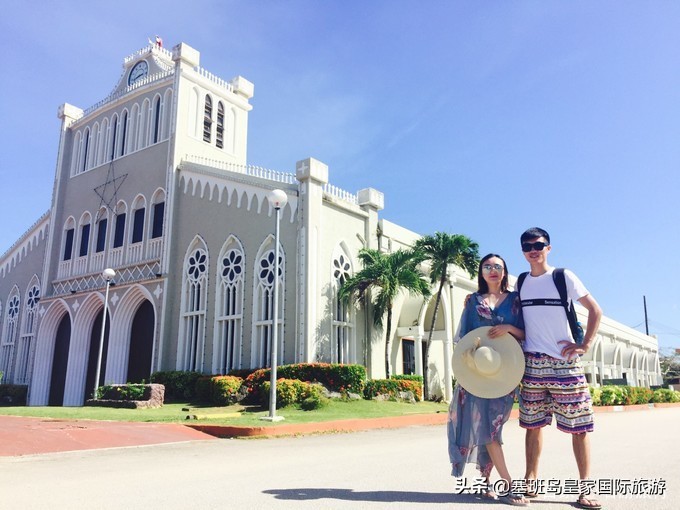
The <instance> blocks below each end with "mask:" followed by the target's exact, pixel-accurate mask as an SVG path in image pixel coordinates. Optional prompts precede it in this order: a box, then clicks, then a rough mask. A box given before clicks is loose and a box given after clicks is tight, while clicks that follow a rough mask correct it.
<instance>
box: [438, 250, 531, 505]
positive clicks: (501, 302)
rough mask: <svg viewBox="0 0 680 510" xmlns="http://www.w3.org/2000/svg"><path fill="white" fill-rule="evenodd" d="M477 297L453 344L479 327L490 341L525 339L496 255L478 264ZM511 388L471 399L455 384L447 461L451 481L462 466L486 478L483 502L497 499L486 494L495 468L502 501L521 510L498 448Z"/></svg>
mask: <svg viewBox="0 0 680 510" xmlns="http://www.w3.org/2000/svg"><path fill="white" fill-rule="evenodd" d="M477 285H478V290H477V292H475V293H473V294H471V295H469V296H468V299H467V300H466V303H465V309H464V310H463V315H462V317H461V321H460V329H459V333H458V335H457V340H459V339H460V338H462V337H463V336H465V334H466V333H468V332H469V331H472V330H473V329H476V328H479V327H481V326H492V328H491V329H490V330H489V337H490V338H497V337H499V336H502V335H504V334H506V333H510V334H511V335H512V336H513V337H515V338H516V339H517V340H518V341H521V340H523V339H524V322H523V321H522V310H521V306H520V301H519V295H518V294H517V292H508V271H507V266H506V264H505V261H504V260H503V258H502V257H501V256H500V255H496V254H495V253H490V254H488V255H486V256H485V257H484V258H483V259H482V260H481V262H480V263H479V272H478V275H477ZM515 393H516V389H515V390H513V391H511V392H510V393H509V394H508V395H505V396H503V397H499V398H492V399H487V398H481V397H476V396H474V395H472V394H471V393H469V392H468V391H466V390H465V389H463V388H462V387H461V386H460V385H459V384H457V385H456V389H455V391H454V393H453V399H452V401H451V405H450V407H449V418H448V438H449V458H450V459H451V465H452V472H451V474H452V475H453V476H455V477H461V476H463V471H464V469H465V464H467V463H476V464H477V468H478V469H479V471H480V472H481V473H482V476H483V477H484V478H485V479H486V490H485V492H483V493H482V497H485V498H489V499H497V498H498V496H497V495H496V494H495V493H494V492H493V491H492V490H491V486H490V483H489V475H490V474H491V469H492V468H493V467H494V466H495V467H496V470H497V471H498V474H499V475H500V477H501V478H502V479H503V480H505V481H506V482H507V483H508V493H507V495H506V496H504V497H503V499H504V502H505V503H508V504H511V505H517V506H526V505H527V504H528V501H527V500H526V499H525V498H524V497H523V496H522V495H516V494H513V493H512V492H510V489H509V487H510V484H511V483H512V478H511V477H510V473H509V472H508V468H507V466H506V464H505V457H504V456H503V449H502V447H501V444H502V438H501V432H502V429H503V424H504V423H505V422H506V421H508V418H509V417H510V411H511V410H512V405H513V403H514V400H515Z"/></svg>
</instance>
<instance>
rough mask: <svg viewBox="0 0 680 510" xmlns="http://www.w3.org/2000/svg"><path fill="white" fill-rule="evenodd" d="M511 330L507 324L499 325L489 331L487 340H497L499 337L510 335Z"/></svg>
mask: <svg viewBox="0 0 680 510" xmlns="http://www.w3.org/2000/svg"><path fill="white" fill-rule="evenodd" d="M511 328H512V326H510V325H509V324H499V325H497V326H493V327H492V328H491V329H490V330H489V338H498V337H499V336H503V335H505V334H506V333H511V331H510V330H511Z"/></svg>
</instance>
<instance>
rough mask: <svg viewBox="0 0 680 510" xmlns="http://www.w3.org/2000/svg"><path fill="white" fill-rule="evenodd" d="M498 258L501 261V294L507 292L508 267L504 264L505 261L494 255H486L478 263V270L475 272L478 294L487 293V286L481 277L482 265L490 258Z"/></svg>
mask: <svg viewBox="0 0 680 510" xmlns="http://www.w3.org/2000/svg"><path fill="white" fill-rule="evenodd" d="M493 257H496V258H499V259H501V260H502V261H503V278H501V292H507V290H508V265H507V264H506V263H505V260H504V259H503V257H501V256H500V255H498V254H496V253H489V254H488V255H485V256H484V258H482V260H480V261H479V269H478V270H477V292H479V293H480V294H486V293H487V292H489V286H488V285H487V283H486V280H485V279H484V277H483V276H482V266H483V265H484V263H485V262H486V261H487V260H489V259H490V258H493Z"/></svg>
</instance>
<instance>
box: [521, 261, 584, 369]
mask: <svg viewBox="0 0 680 510" xmlns="http://www.w3.org/2000/svg"><path fill="white" fill-rule="evenodd" d="M554 269H555V268H553V267H551V268H550V269H548V271H547V272H546V273H544V274H542V275H540V276H531V274H528V275H527V277H526V278H525V280H524V283H522V290H521V291H520V299H521V300H522V301H525V300H532V299H556V300H559V299H560V293H559V292H558V291H557V287H556V286H555V283H554V282H553V278H552V273H553V271H554ZM564 280H565V283H566V286H567V297H568V298H569V299H571V300H572V301H574V302H576V301H578V300H579V299H581V298H582V297H584V296H587V295H588V294H589V292H588V290H587V289H586V288H585V286H584V285H583V283H581V280H579V279H578V277H577V276H576V275H575V274H574V273H572V272H571V271H569V270H568V269H565V270H564ZM522 315H523V316H524V333H525V340H524V352H538V353H543V354H547V355H548V356H552V357H553V358H557V359H567V358H566V357H564V356H562V349H563V348H564V344H559V343H558V342H560V341H561V340H569V341H572V342H573V338H572V336H571V330H570V329H569V320H568V319H567V314H566V312H565V310H564V307H563V306H555V305H552V306H548V305H534V306H522Z"/></svg>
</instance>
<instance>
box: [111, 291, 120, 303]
mask: <svg viewBox="0 0 680 510" xmlns="http://www.w3.org/2000/svg"><path fill="white" fill-rule="evenodd" d="M119 299H120V298H119V297H118V294H116V293H114V294H113V297H112V298H111V304H112V305H113V306H116V303H117V302H118V300H119Z"/></svg>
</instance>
